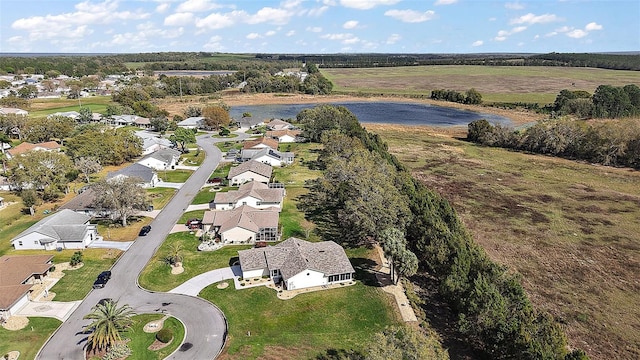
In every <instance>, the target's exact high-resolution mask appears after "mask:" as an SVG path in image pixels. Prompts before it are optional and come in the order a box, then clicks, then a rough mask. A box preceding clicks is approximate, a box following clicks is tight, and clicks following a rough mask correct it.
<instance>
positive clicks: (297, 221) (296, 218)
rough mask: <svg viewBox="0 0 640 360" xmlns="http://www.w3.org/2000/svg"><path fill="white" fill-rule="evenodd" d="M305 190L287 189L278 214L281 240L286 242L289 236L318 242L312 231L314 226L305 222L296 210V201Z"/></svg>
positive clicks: (301, 213)
mask: <svg viewBox="0 0 640 360" xmlns="http://www.w3.org/2000/svg"><path fill="white" fill-rule="evenodd" d="M306 192H307V189H305V188H302V187H299V188H294V187H290V188H287V195H286V197H285V199H284V203H283V205H282V211H281V212H280V231H281V232H282V240H286V239H288V238H289V237H291V236H294V237H297V238H300V239H307V236H308V237H309V238H308V239H307V240H310V241H313V240H318V239H317V235H315V234H314V233H313V232H312V231H313V228H314V227H315V225H314V224H313V223H312V222H310V221H307V220H306V219H305V217H304V213H303V212H302V211H300V210H298V208H297V203H298V201H297V199H298V197H299V196H300V195H302V194H305V193H306Z"/></svg>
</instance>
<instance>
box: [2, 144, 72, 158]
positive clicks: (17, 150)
mask: <svg viewBox="0 0 640 360" xmlns="http://www.w3.org/2000/svg"><path fill="white" fill-rule="evenodd" d="M58 149H60V144H58V143H57V142H55V141H47V142H43V143H37V144H32V143H28V142H23V143H21V144H19V145H17V146H16V147H14V148H13V149H9V150H7V152H8V153H9V155H11V156H17V155H20V154H23V153H25V152H27V151H30V150H58Z"/></svg>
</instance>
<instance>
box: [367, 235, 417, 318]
mask: <svg viewBox="0 0 640 360" xmlns="http://www.w3.org/2000/svg"><path fill="white" fill-rule="evenodd" d="M376 250H378V255H379V256H380V262H381V264H382V267H381V268H380V269H379V270H378V272H376V278H377V279H378V283H379V284H380V287H381V289H382V291H384V292H386V293H389V294H391V295H393V296H394V297H395V298H396V304H398V310H399V311H400V316H402V320H403V321H405V322H411V321H418V318H417V317H416V313H415V312H414V311H413V308H412V307H411V304H410V303H409V299H407V295H406V294H405V292H404V288H403V287H402V283H401V282H398V284H396V285H394V284H393V283H392V282H391V269H390V268H389V261H388V260H387V258H386V256H384V251H383V250H382V248H381V247H380V246H378V245H376Z"/></svg>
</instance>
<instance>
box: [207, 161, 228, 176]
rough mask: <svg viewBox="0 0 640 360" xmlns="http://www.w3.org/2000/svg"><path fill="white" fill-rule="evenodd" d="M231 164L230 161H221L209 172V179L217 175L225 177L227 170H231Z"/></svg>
mask: <svg viewBox="0 0 640 360" xmlns="http://www.w3.org/2000/svg"><path fill="white" fill-rule="evenodd" d="M231 165H232V163H230V162H225V163H221V164H220V165H218V167H217V168H216V169H215V170H214V171H213V173H211V175H210V176H209V179H211V178H214V177H219V178H223V179H226V178H227V175H229V170H231Z"/></svg>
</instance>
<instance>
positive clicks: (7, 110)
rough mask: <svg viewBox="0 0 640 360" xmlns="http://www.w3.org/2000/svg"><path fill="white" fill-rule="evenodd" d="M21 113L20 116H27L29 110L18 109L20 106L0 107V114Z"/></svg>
mask: <svg viewBox="0 0 640 360" xmlns="http://www.w3.org/2000/svg"><path fill="white" fill-rule="evenodd" d="M11 114H13V115H20V116H27V115H29V112H28V111H27V110H22V109H18V108H6V107H0V115H11Z"/></svg>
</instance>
